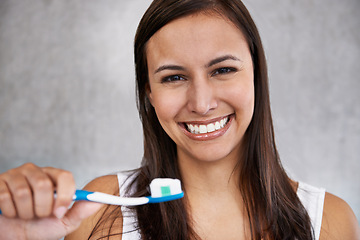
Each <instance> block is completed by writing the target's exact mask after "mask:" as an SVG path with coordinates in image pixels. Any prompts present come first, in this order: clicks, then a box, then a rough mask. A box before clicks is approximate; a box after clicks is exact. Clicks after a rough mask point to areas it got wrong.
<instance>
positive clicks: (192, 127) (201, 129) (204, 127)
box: [186, 117, 229, 134]
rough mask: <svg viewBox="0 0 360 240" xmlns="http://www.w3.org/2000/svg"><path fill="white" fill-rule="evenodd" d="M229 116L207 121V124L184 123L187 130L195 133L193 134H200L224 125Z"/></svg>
mask: <svg viewBox="0 0 360 240" xmlns="http://www.w3.org/2000/svg"><path fill="white" fill-rule="evenodd" d="M228 120H229V117H226V118H223V119H221V120H220V121H217V122H215V123H209V124H207V125H202V124H200V125H196V124H186V125H187V128H188V130H189V131H190V132H191V133H195V134H199V133H200V134H202V133H210V132H214V131H216V130H219V129H221V128H223V127H225V125H226V123H227V122H228Z"/></svg>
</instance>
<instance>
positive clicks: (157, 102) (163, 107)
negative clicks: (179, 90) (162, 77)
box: [152, 90, 181, 128]
mask: <svg viewBox="0 0 360 240" xmlns="http://www.w3.org/2000/svg"><path fill="white" fill-rule="evenodd" d="M178 95H179V94H175V93H172V91H166V90H163V91H154V92H153V93H152V105H153V107H154V108H155V112H156V115H157V117H158V119H159V121H160V123H161V125H163V127H164V128H166V127H165V126H164V123H166V122H169V121H173V120H174V118H176V115H177V114H178V112H179V111H180V109H181V101H180V99H181V98H180V96H178Z"/></svg>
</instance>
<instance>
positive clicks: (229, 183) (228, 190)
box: [178, 151, 240, 197]
mask: <svg viewBox="0 0 360 240" xmlns="http://www.w3.org/2000/svg"><path fill="white" fill-rule="evenodd" d="M237 156H238V155H236V156H227V157H226V158H224V159H220V160H216V161H203V160H196V159H193V158H191V157H189V156H188V155H186V154H185V153H184V152H182V151H178V163H179V168H180V172H181V176H182V182H183V185H184V189H185V191H186V194H187V195H189V196H197V195H202V196H207V197H208V196H212V197H216V196H217V195H219V196H222V197H224V194H233V195H235V194H236V195H237V194H239V193H240V191H239V187H238V186H239V184H238V176H239V175H238V173H239V169H238V168H237V162H238V160H239V159H238V157H237Z"/></svg>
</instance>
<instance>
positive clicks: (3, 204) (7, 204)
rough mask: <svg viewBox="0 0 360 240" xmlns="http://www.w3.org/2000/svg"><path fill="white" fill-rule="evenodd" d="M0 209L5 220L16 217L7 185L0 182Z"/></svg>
mask: <svg viewBox="0 0 360 240" xmlns="http://www.w3.org/2000/svg"><path fill="white" fill-rule="evenodd" d="M0 209H1V211H2V215H3V216H4V217H7V218H14V217H16V209H15V205H14V202H13V200H12V196H11V193H10V190H9V188H8V186H7V184H6V183H5V182H4V181H1V180H0Z"/></svg>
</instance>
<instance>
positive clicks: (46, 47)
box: [0, 0, 360, 219]
mask: <svg viewBox="0 0 360 240" xmlns="http://www.w3.org/2000/svg"><path fill="white" fill-rule="evenodd" d="M149 3H150V1H148V0H131V1H120V0H102V1H98V0H62V1H55V0H41V1H40V0H35V1H25V0H16V1H10V0H0V172H3V171H5V170H7V169H9V168H12V167H15V166H19V165H21V164H23V163H25V162H29V161H30V162H35V163H37V164H39V165H41V166H48V165H50V166H54V167H61V168H64V169H67V170H70V171H72V172H73V173H74V175H75V178H76V180H77V183H78V185H79V187H82V186H83V185H84V184H85V183H86V182H88V181H89V180H91V179H93V178H94V177H96V176H99V175H102V174H107V173H113V172H116V171H119V170H126V169H130V168H135V167H137V166H139V163H140V161H141V156H142V151H143V150H142V131H141V125H140V121H139V120H138V114H137V110H136V105H135V89H134V67H133V37H134V34H135V29H136V26H137V24H138V22H139V20H140V17H141V15H142V14H143V12H144V11H145V9H146V8H147V6H148V5H149ZM245 4H246V5H247V6H248V8H249V10H250V12H251V13H252V15H253V17H254V19H255V22H256V23H257V25H258V27H259V30H260V34H261V35H262V38H263V42H264V46H265V50H266V55H267V59H268V65H269V76H270V85H271V104H272V109H273V117H274V124H275V130H276V139H277V144H278V148H279V152H280V155H281V158H282V161H283V164H284V166H285V167H286V169H287V170H288V172H289V174H290V175H291V176H292V177H293V178H294V179H296V180H301V181H304V182H307V183H310V184H312V185H315V186H319V187H324V188H326V189H327V190H328V191H329V192H331V193H334V194H336V195H338V196H340V197H341V198H343V199H345V200H346V201H347V202H348V203H349V204H350V206H351V207H352V208H353V210H354V212H355V213H356V215H357V218H358V219H359V218H360V177H359V173H358V172H359V170H360V161H359V156H360V106H359V105H360V94H359V93H358V92H359V90H360V81H359V80H360V77H359V63H360V31H359V29H360V17H359V14H358V12H359V10H360V1H359V0H342V1H338V0H302V1H298V0H297V1H295V0H273V1H260V0H247V1H245Z"/></svg>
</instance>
